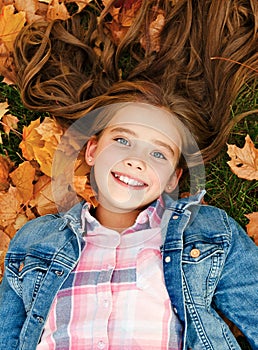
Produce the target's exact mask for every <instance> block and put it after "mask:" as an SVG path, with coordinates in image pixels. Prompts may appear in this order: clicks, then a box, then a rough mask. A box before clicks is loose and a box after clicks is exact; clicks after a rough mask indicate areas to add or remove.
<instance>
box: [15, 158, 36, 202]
mask: <svg viewBox="0 0 258 350" xmlns="http://www.w3.org/2000/svg"><path fill="white" fill-rule="evenodd" d="M35 172H36V170H35V168H34V167H33V166H32V165H31V163H30V162H29V161H26V162H23V163H21V164H20V165H19V166H18V168H16V169H15V170H14V171H13V172H12V173H11V174H10V178H11V179H12V182H13V185H14V186H15V187H16V188H17V190H18V192H19V194H20V196H21V197H22V199H23V203H26V202H28V201H29V200H31V199H32V197H33V188H34V186H33V181H34V180H35Z"/></svg>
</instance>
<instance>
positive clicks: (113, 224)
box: [95, 204, 141, 233]
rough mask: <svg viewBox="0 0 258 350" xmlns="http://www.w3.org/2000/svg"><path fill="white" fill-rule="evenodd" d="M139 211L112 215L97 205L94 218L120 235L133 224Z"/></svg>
mask: <svg viewBox="0 0 258 350" xmlns="http://www.w3.org/2000/svg"><path fill="white" fill-rule="evenodd" d="M140 211H141V210H140V209H138V210H134V211H130V212H126V213H114V212H111V211H109V210H108V209H106V208H104V207H102V206H101V205H100V204H99V205H98V206H97V208H96V213H95V218H96V219H97V220H98V221H99V222H100V223H101V225H103V226H105V227H107V228H110V229H112V230H115V231H117V232H120V233H121V232H123V231H124V230H125V229H127V228H128V227H130V226H132V225H133V224H134V223H135V220H136V218H137V216H138V215H139V213H140Z"/></svg>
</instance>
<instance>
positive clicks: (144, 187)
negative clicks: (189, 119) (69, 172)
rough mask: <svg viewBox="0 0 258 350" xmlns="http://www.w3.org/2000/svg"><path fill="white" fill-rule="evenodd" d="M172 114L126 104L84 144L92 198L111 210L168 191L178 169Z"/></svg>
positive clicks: (135, 205) (143, 203) (143, 202)
mask: <svg viewBox="0 0 258 350" xmlns="http://www.w3.org/2000/svg"><path fill="white" fill-rule="evenodd" d="M176 125H177V123H176V120H175V118H173V116H172V115H171V114H169V113H168V112H166V111H164V110H162V109H160V108H156V107H153V106H149V105H143V104H136V103H135V104H129V105H127V106H125V107H124V108H122V109H121V110H119V111H118V112H116V114H115V115H114V117H113V118H112V119H111V121H110V122H109V124H108V125H107V127H106V128H105V130H104V131H103V132H102V133H101V136H100V137H99V138H97V137H92V138H91V139H90V140H89V141H88V144H87V149H86V161H87V163H88V164H89V165H94V168H93V171H94V178H95V182H96V185H97V188H98V201H99V203H100V205H101V206H104V207H105V208H106V209H108V210H109V211H112V212H121V213H122V212H125V211H131V210H135V209H140V208H143V207H145V206H146V205H148V204H150V203H151V202H152V201H153V200H155V199H157V198H158V197H159V196H160V194H161V193H162V192H163V191H166V192H172V191H173V189H174V188H175V187H176V185H177V182H178V179H179V177H180V175H181V170H179V169H177V170H176V167H177V163H178V160H179V157H180V148H181V147H180V146H181V136H180V132H179V131H178V128H177V126H176Z"/></svg>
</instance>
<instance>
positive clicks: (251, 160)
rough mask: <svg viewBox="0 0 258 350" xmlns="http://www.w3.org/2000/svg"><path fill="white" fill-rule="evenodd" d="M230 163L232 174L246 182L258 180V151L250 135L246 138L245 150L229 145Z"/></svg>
mask: <svg viewBox="0 0 258 350" xmlns="http://www.w3.org/2000/svg"><path fill="white" fill-rule="evenodd" d="M227 153H228V155H229V156H230V158H231V160H230V161H228V162H227V163H228V165H229V166H230V168H231V170H232V172H233V173H234V174H236V175H237V176H238V177H239V178H242V179H246V180H258V149H256V148H255V147H254V143H253V142H252V140H251V138H250V136H249V135H247V136H246V138H245V145H244V147H243V148H238V147H237V146H236V145H229V144H228V151H227Z"/></svg>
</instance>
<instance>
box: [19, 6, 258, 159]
mask: <svg viewBox="0 0 258 350" xmlns="http://www.w3.org/2000/svg"><path fill="white" fill-rule="evenodd" d="M115 4H116V0H113V1H110V3H109V6H108V7H107V8H105V9H104V10H103V11H100V15H101V16H100V21H97V18H96V14H95V13H94V11H92V8H91V6H87V7H86V8H85V10H84V11H83V12H81V13H80V14H77V15H75V16H73V17H72V18H71V19H69V20H67V21H61V20H56V21H53V22H51V23H46V22H35V23H34V24H32V25H30V26H28V27H26V28H25V29H24V30H23V31H22V32H21V33H20V35H19V36H18V38H17V40H16V43H15V60H16V66H17V72H18V73H17V84H18V86H19V88H20V91H21V96H22V99H23V102H24V104H25V105H26V106H27V107H28V108H30V109H37V110H40V111H48V112H50V113H51V114H52V115H53V116H56V117H59V118H60V120H62V122H64V121H70V120H74V119H77V118H80V117H81V116H83V115H85V113H86V112H87V111H90V110H92V109H94V108H97V107H100V106H104V105H106V104H110V103H116V102H131V101H141V102H147V103H151V104H153V105H156V106H164V107H166V108H168V109H169V110H170V111H171V112H172V113H174V114H175V115H177V116H178V118H179V119H180V120H181V121H182V122H183V123H184V124H185V125H186V126H187V128H189V130H190V131H191V132H192V134H193V135H194V137H195V139H196V142H197V143H198V146H199V148H200V149H201V151H202V155H203V158H204V160H205V161H207V160H209V159H211V158H213V157H214V156H216V155H217V154H218V152H219V151H220V150H221V148H222V147H223V146H224V144H225V142H226V140H227V137H228V135H229V132H230V130H231V128H232V126H233V125H234V123H235V122H236V121H238V120H239V119H240V118H241V117H243V116H238V117H237V118H234V119H233V118H231V115H230V107H231V105H232V103H233V102H234V100H235V98H236V96H237V94H238V93H239V91H240V90H241V88H242V87H243V86H244V84H245V83H246V82H248V81H250V80H253V79H254V78H255V77H256V75H257V71H258V53H257V28H258V4H257V1H256V0H227V1H223V0H218V1H212V0H177V1H171V0H163V1H161V0H155V1H154V0H142V4H141V7H140V9H139V11H138V12H137V16H136V18H135V20H134V21H133V23H132V25H131V27H130V28H129V30H128V31H127V33H126V35H125V36H124V38H123V39H122V40H121V41H120V42H118V43H117V42H115V41H114V40H113V38H112V35H111V33H110V31H109V27H108V25H107V15H108V13H109V11H110V9H111V8H112V6H114V5H115ZM157 13H162V14H163V15H164V17H165V24H164V27H163V29H162V31H161V33H160V50H157V51H155V50H153V48H152V46H151V38H150V29H149V28H150V23H151V22H152V21H153V19H155V18H156V16H157ZM142 38H144V39H145V48H144V49H143V47H142V46H141V39H142ZM97 40H98V41H100V42H98V43H97ZM96 45H98V48H99V50H101V55H99V54H97V53H96V51H95V50H94V46H96ZM128 56H129V57H130V59H129V61H130V65H129V64H128V63H126V66H125V65H124V62H128V59H127V61H126V60H125V58H126V57H128ZM121 68H123V69H122V72H121ZM256 112H257V111H256Z"/></svg>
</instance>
